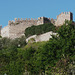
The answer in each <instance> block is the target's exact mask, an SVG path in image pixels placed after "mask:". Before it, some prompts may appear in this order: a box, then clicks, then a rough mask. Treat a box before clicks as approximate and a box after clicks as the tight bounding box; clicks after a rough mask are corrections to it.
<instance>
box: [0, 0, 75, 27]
mask: <svg viewBox="0 0 75 75" xmlns="http://www.w3.org/2000/svg"><path fill="white" fill-rule="evenodd" d="M68 11H71V12H72V13H73V17H74V18H73V20H74V21H75V16H74V15H75V0H0V25H2V26H3V27H4V26H6V25H8V21H9V20H14V18H38V17H41V16H45V17H50V18H54V19H56V16H57V15H59V14H60V13H61V12H68Z"/></svg>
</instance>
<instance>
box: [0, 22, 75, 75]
mask: <svg viewBox="0 0 75 75" xmlns="http://www.w3.org/2000/svg"><path fill="white" fill-rule="evenodd" d="M67 24H68V25H67ZM57 32H58V35H57V36H54V35H53V36H52V37H53V38H52V39H50V40H49V41H47V42H37V43H35V42H34V43H32V44H31V43H29V44H27V45H26V43H25V41H24V43H22V42H23V41H22V42H21V41H20V40H19V43H18V41H16V40H15V41H14V40H13V43H12V44H11V42H10V41H11V40H10V39H5V38H3V39H1V40H0V41H1V42H2V43H1V42H0V75H4V74H5V73H6V74H7V75H27V74H29V75H39V74H40V75H45V74H46V75H72V73H74V72H75V67H74V66H75V26H74V25H72V24H71V23H70V22H69V23H65V24H64V25H63V26H61V27H59V29H58V31H57ZM14 42H15V43H14ZM17 43H18V44H20V43H22V45H21V47H18V44H17ZM25 45H26V46H25ZM10 46H11V47H10ZM24 46H25V47H24Z"/></svg>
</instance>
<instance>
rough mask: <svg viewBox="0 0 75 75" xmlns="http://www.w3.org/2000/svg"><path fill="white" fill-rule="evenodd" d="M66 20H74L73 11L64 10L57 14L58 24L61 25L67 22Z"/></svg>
mask: <svg viewBox="0 0 75 75" xmlns="http://www.w3.org/2000/svg"><path fill="white" fill-rule="evenodd" d="M65 20H69V21H70V20H72V13H71V12H64V13H61V14H60V15H58V16H57V21H56V23H55V25H56V26H61V25H63V23H64V22H65Z"/></svg>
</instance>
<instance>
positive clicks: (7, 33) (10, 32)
mask: <svg viewBox="0 0 75 75" xmlns="http://www.w3.org/2000/svg"><path fill="white" fill-rule="evenodd" d="M65 20H73V14H72V13H71V12H64V13H61V14H60V15H58V16H57V19H50V18H46V17H39V18H38V20H37V19H32V18H31V19H30V18H29V19H27V18H26V19H22V18H21V19H19V18H18V19H17V18H15V21H9V22H8V25H7V26H6V27H4V28H2V29H1V27H0V34H1V36H2V37H8V38H12V39H14V38H18V37H21V36H22V35H24V31H25V29H26V28H27V27H31V26H32V25H36V26H37V25H40V24H44V23H53V24H54V25H55V26H61V25H63V23H64V22H65Z"/></svg>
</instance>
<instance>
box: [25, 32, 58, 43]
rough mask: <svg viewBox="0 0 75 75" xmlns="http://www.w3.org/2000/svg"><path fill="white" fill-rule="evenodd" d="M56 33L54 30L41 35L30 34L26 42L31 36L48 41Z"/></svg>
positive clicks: (37, 39) (36, 39)
mask: <svg viewBox="0 0 75 75" xmlns="http://www.w3.org/2000/svg"><path fill="white" fill-rule="evenodd" d="M52 34H53V35H56V34H57V33H53V32H52V31H50V32H47V33H44V34H41V35H33V36H30V37H29V38H27V39H26V42H28V40H30V39H31V38H34V39H35V41H36V42H39V41H48V40H49V39H50V38H52V36H51V35H52Z"/></svg>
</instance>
